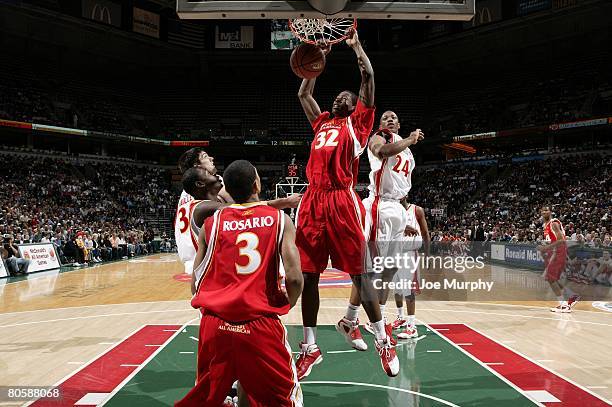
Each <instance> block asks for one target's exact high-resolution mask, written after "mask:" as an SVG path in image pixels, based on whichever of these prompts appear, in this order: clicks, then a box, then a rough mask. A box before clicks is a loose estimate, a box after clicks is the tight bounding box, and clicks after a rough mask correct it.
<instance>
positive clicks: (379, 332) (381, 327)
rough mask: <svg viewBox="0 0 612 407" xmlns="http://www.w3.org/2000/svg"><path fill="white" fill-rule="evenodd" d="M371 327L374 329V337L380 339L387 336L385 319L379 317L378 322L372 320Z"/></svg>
mask: <svg viewBox="0 0 612 407" xmlns="http://www.w3.org/2000/svg"><path fill="white" fill-rule="evenodd" d="M372 329H374V335H375V336H376V339H378V340H380V341H382V340H384V339H385V338H386V337H387V331H385V320H384V319H381V320H380V321H378V322H372Z"/></svg>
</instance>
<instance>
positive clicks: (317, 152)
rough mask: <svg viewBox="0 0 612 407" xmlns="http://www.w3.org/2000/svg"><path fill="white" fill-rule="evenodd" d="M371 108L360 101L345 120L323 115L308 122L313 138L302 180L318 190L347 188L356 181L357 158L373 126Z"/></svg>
mask: <svg viewBox="0 0 612 407" xmlns="http://www.w3.org/2000/svg"><path fill="white" fill-rule="evenodd" d="M375 110H376V109H375V108H374V107H366V106H365V105H364V104H363V103H361V101H357V106H356V107H355V110H354V111H353V113H351V115H350V116H348V117H334V118H331V117H330V114H329V112H323V113H321V115H320V116H319V117H317V119H316V120H315V121H314V122H313V123H312V128H313V130H314V134H315V138H314V141H313V142H312V145H311V146H310V158H309V159H308V165H307V166H306V177H307V178H308V182H309V184H310V186H312V187H315V188H320V189H342V188H350V187H351V186H352V185H354V184H355V182H356V180H357V171H358V169H359V156H360V155H361V153H363V150H364V149H365V147H366V145H367V142H368V137H369V136H370V132H371V131H372V126H373V125H374V112H375Z"/></svg>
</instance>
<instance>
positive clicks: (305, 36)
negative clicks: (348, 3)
mask: <svg viewBox="0 0 612 407" xmlns="http://www.w3.org/2000/svg"><path fill="white" fill-rule="evenodd" d="M289 28H290V29H291V32H293V35H295V36H296V37H297V38H299V39H300V40H301V41H302V42H307V43H309V44H315V45H322V46H328V45H332V44H336V43H338V42H340V41H343V40H345V39H346V38H347V37H348V35H349V34H350V32H351V30H356V29H357V19H356V18H330V19H324V18H292V19H289Z"/></svg>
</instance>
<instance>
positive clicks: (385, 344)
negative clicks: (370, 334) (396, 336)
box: [374, 336, 400, 377]
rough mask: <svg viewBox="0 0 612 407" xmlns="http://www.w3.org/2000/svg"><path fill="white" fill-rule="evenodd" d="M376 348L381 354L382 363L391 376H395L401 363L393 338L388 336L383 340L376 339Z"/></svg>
mask: <svg viewBox="0 0 612 407" xmlns="http://www.w3.org/2000/svg"><path fill="white" fill-rule="evenodd" d="M374 344H375V345H376V350H377V351H378V355H379V356H380V364H381V365H382V368H383V370H384V371H385V373H386V374H387V376H389V377H395V376H397V374H398V373H399V370H400V365H399V359H398V358H397V353H395V348H394V347H393V345H391V340H390V339H389V337H388V336H387V337H386V338H385V339H383V340H378V339H376V340H374Z"/></svg>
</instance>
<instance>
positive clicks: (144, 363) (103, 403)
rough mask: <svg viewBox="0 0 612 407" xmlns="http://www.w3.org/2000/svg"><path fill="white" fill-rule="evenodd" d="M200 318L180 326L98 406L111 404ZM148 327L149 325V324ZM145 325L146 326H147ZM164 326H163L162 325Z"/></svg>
mask: <svg viewBox="0 0 612 407" xmlns="http://www.w3.org/2000/svg"><path fill="white" fill-rule="evenodd" d="M197 319H198V318H193V319H191V320H189V321H187V322H185V323H184V324H182V325H181V326H180V328H179V329H177V330H176V332H175V333H173V334H172V335H171V336H170V337H169V338H168V339H166V341H165V342H164V343H163V344H162V346H159V347H158V348H157V349H156V350H155V352H153V353H152V354H151V355H150V356H149V357H148V358H146V359H145V361H144V362H142V363H141V364H140V366H139V367H137V368H136V369H134V370H133V371H132V372H131V373H130V374H129V375H128V376H127V377H126V378H125V379H123V381H122V382H121V383H119V384H118V385H117V386H116V387H115V388H114V389H113V391H111V392H110V393H109V394H108V396H107V397H106V399H104V401H103V402H102V403H100V404H98V406H97V407H103V406H104V405H106V403H107V402H109V401H110V400H111V399H112V398H113V397H115V395H116V394H117V393H119V390H121V389H122V388H124V387H125V385H126V384H128V383H129V381H130V380H132V378H133V377H134V376H136V374H137V373H138V372H140V371H141V370H142V369H144V368H145V367H146V366H147V365H148V364H149V363H150V362H151V360H153V359H154V358H155V357H156V356H157V355H158V354H159V353H160V352H161V351H162V350H164V349H165V348H166V346H168V345H169V344H170V342H172V341H173V340H174V339H175V338H176V337H177V336H179V334H180V333H181V332H183V329H185V328H186V327H187V326H188V325H189V324H190V323H192V322H193V321H195V320H197ZM147 325H148V324H147ZM147 325H144V326H147ZM160 325H162V324H160Z"/></svg>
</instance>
